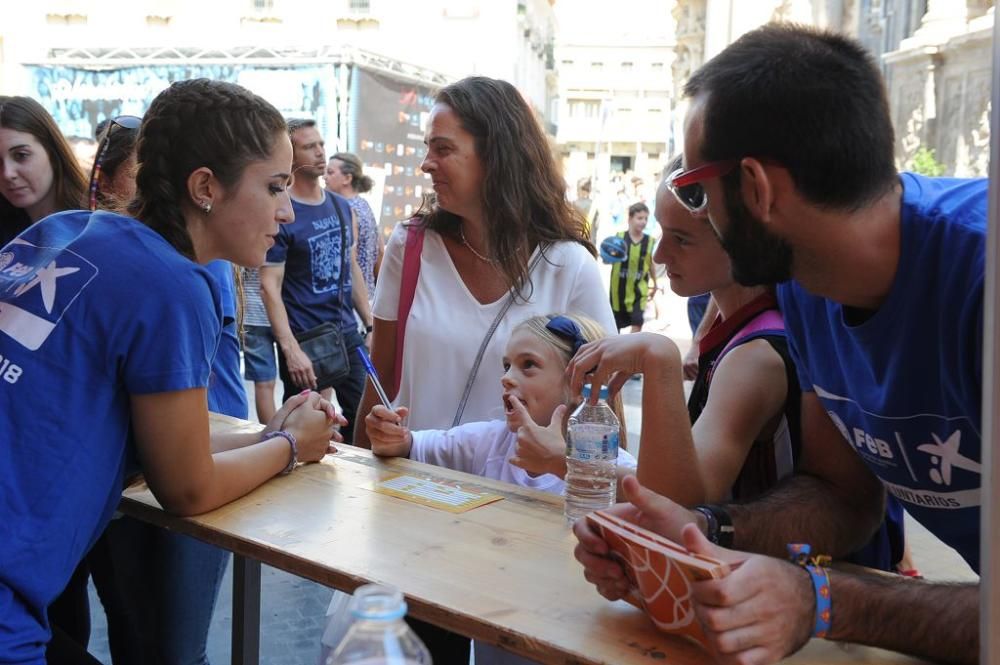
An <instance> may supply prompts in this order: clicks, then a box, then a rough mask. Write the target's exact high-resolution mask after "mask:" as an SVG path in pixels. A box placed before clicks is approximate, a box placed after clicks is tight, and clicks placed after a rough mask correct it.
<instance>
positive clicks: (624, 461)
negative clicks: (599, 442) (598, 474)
mask: <svg viewBox="0 0 1000 665" xmlns="http://www.w3.org/2000/svg"><path fill="white" fill-rule="evenodd" d="M618 466H621V467H625V468H626V469H630V470H631V471H633V472H635V470H636V469H637V468H638V467H639V463H638V462H637V461H636V459H635V457H633V456H632V453H630V452H629V451H627V450H625V449H624V448H621V447H619V448H618Z"/></svg>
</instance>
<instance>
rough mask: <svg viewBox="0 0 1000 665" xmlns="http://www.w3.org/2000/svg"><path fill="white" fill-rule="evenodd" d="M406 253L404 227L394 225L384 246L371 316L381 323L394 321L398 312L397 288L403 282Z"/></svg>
mask: <svg viewBox="0 0 1000 665" xmlns="http://www.w3.org/2000/svg"><path fill="white" fill-rule="evenodd" d="M405 251H406V227H405V226H403V224H402V223H400V224H396V228H394V229H393V230H392V235H390V236H389V242H387V243H386V244H385V252H384V253H383V254H382V266H381V267H380V268H379V271H378V281H377V283H376V284H375V304H374V306H373V307H372V316H374V317H376V318H379V319H382V320H383V321H395V320H396V317H397V316H398V312H399V288H400V285H401V284H402V281H403V254H404V252H405Z"/></svg>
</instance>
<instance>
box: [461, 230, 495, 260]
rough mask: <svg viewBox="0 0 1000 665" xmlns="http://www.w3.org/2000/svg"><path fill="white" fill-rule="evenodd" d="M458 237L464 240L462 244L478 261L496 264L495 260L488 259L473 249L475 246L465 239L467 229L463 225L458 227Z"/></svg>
mask: <svg viewBox="0 0 1000 665" xmlns="http://www.w3.org/2000/svg"><path fill="white" fill-rule="evenodd" d="M458 237H459V238H461V239H462V244H463V245H465V246H466V247H467V248H468V250H469V251H470V252H472V253H473V254H474V255H475V256H476V258H477V259H479V260H480V261H482V262H483V263H490V264H493V263H496V261H494V260H493V259H488V258H486V257H485V256H483V255H482V254H480V253H479V252H477V251H476V250H475V248H473V246H472V245H470V244H469V241H468V240H466V239H465V229H464V228H463V227H462V226H461V225H459V227H458Z"/></svg>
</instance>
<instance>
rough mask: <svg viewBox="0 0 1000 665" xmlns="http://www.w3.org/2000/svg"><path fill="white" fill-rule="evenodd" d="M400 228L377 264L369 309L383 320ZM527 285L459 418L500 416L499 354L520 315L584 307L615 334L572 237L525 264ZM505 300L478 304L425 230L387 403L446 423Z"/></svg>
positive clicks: (420, 424)
mask: <svg viewBox="0 0 1000 665" xmlns="http://www.w3.org/2000/svg"><path fill="white" fill-rule="evenodd" d="M406 233H407V232H406V228H405V227H404V226H403V225H402V224H398V225H396V228H395V229H394V230H393V232H392V235H391V236H390V237H389V242H388V244H387V245H386V248H385V256H384V258H383V260H382V267H381V269H380V270H379V278H378V285H377V287H376V289H375V307H374V315H375V316H376V317H378V318H380V319H382V320H384V321H395V320H396V317H397V312H398V310H399V290H400V282H401V279H402V271H403V253H404V249H405V246H406ZM536 252H537V250H536ZM531 284H532V286H533V288H532V289H531V290H530V291H528V290H526V291H525V294H526V295H529V298H528V302H522V301H517V302H515V303H514V304H513V305H512V306H511V308H510V309H509V310H508V311H507V314H506V315H505V316H504V320H503V321H501V322H500V325H499V326H498V327H497V329H496V331H495V332H494V334H493V337H492V339H490V343H489V345H488V346H487V347H486V353H485V354H484V355H483V361H482V364H481V365H480V366H479V373H478V374H477V376H476V381H475V383H474V384H473V386H472V392H471V393H470V395H469V401H468V404H467V405H466V408H465V412H464V413H463V414H462V420H461V422H463V423H468V422H476V421H483V420H495V419H497V418H498V417H502V415H503V405H502V403H501V398H500V395H501V393H502V390H501V387H500V377H501V376H502V375H503V368H502V366H501V359H502V358H503V352H504V349H505V348H506V346H507V340H508V339H509V337H510V333H511V330H512V329H513V328H514V326H516V325H517V324H518V323H520V322H521V321H523V320H525V319H527V318H529V317H532V316H536V315H540V314H561V313H574V314H583V315H585V316H588V317H590V318H592V319H594V320H595V321H597V322H598V323H600V324H601V325H602V326H603V327H604V329H605V330H606V331H607V332H608V334H609V335H614V334H617V328H616V327H615V321H614V317H613V316H612V314H611V305H610V303H609V301H608V294H607V291H606V290H605V288H604V283H603V281H602V280H601V275H600V273H599V271H598V267H597V262H596V261H595V260H594V258H593V257H592V256H591V255H590V254H589V253H588V252H587V250H586V249H585V248H584V247H583V246H582V245H580V244H579V243H575V242H569V241H564V242H559V243H556V244H555V245H553V246H552V247H550V248H549V249H548V250H547V251H546V253H545V258H543V259H541V260H540V261H539V262H538V265H536V266H535V268H534V270H533V271H532V273H531ZM506 299H507V296H506V295H504V296H503V297H501V298H500V299H498V300H497V301H495V302H492V303H489V304H487V305H483V304H480V303H479V301H477V300H476V299H475V298H474V297H473V296H472V294H471V293H470V292H469V290H468V289H467V288H466V286H465V283H464V282H463V281H462V278H461V277H460V276H459V274H458V270H456V269H455V264H454V263H452V261H451V257H450V256H449V255H448V250H447V249H446V248H445V245H444V242H443V240H442V239H441V236H440V235H439V234H438V233H436V232H434V231H426V232H425V235H424V245H423V250H422V252H421V255H420V276H419V278H418V280H417V288H416V292H415V293H414V297H413V305H412V307H411V309H410V316H409V319H408V320H407V323H406V335H405V339H404V345H403V372H402V379H401V385H400V387H399V393H398V394H397V395H396V399H395V401H394V403H393V405H394V406H408V407H409V408H410V415H409V419H408V422H407V425H408V426H409V427H410V429H411V430H421V429H435V428H437V429H441V428H448V427H451V424H452V419H453V418H454V417H455V411H456V410H457V409H458V403H459V402H460V401H461V399H462V393H463V391H464V390H465V383H466V381H468V378H469V372H470V370H471V369H472V365H473V364H474V362H475V359H476V353H477V352H478V351H479V346H480V344H482V341H483V337H484V336H485V335H486V331H487V330H489V327H490V325H491V324H492V323H493V319H494V318H496V315H497V313H498V312H499V311H500V309H501V308H502V307H503V303H504V302H505V301H506ZM384 380H386V381H390V380H391V377H385V379H384Z"/></svg>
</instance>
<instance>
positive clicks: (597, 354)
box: [566, 333, 676, 404]
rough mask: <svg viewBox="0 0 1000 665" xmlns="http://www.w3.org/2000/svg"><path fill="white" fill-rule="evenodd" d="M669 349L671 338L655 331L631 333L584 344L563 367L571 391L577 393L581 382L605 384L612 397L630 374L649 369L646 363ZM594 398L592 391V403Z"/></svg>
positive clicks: (581, 386)
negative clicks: (564, 367)
mask: <svg viewBox="0 0 1000 665" xmlns="http://www.w3.org/2000/svg"><path fill="white" fill-rule="evenodd" d="M671 348H673V349H676V346H675V345H674V343H673V342H672V341H671V340H670V338H668V337H664V336H663V335H657V334H656V333H631V334H629V335H618V336H617V337H605V338H604V339H600V340H598V341H596V342H591V343H589V344H584V345H583V346H581V347H580V350H579V351H577V352H576V355H575V356H573V359H572V360H571V361H570V363H569V365H567V367H566V376H567V378H568V379H569V388H570V392H571V393H572V394H573V395H579V394H580V392H581V390H582V388H583V384H585V383H590V384H592V385H598V384H599V385H602V386H607V387H608V393H609V394H610V395H612V396H614V395H615V394H616V393H617V392H618V391H619V390H621V387H622V386H623V385H625V382H626V381H628V379H629V377H631V376H632V375H633V374H643V373H644V372H646V371H648V369H649V366H648V363H649V362H655V361H656V359H657V358H658V357H661V356H662V357H669V351H670V349H671ZM597 399H598V392H597V391H596V390H594V391H593V392H592V393H591V403H592V404H596V403H597Z"/></svg>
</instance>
